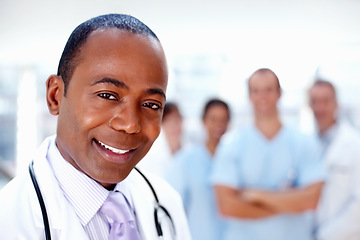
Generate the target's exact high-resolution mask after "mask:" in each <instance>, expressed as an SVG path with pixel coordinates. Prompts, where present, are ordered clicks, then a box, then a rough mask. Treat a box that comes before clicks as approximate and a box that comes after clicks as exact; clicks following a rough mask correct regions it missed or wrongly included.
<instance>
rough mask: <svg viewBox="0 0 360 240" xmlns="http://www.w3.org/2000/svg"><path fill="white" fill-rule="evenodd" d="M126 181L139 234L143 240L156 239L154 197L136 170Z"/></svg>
mask: <svg viewBox="0 0 360 240" xmlns="http://www.w3.org/2000/svg"><path fill="white" fill-rule="evenodd" d="M128 179H129V181H128V183H129V189H130V192H131V197H132V200H133V203H134V208H135V212H136V218H137V222H138V227H139V230H140V234H141V236H142V238H143V239H144V240H154V239H157V237H158V236H157V233H156V229H155V222H154V206H155V198H154V195H153V194H152V192H151V190H150V188H149V186H148V185H147V183H146V182H145V180H144V179H143V178H142V177H141V176H140V174H139V173H137V172H136V170H133V171H132V172H131V173H130V175H129V176H128Z"/></svg>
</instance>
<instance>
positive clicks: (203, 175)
mask: <svg viewBox="0 0 360 240" xmlns="http://www.w3.org/2000/svg"><path fill="white" fill-rule="evenodd" d="M212 168H213V157H212V156H211V154H210V152H209V151H208V149H207V148H206V147H205V145H204V144H197V145H194V146H191V147H188V148H185V149H183V150H180V152H179V153H178V154H176V156H175V159H174V161H173V163H172V165H171V166H170V169H169V171H168V174H167V177H166V180H167V181H168V182H169V183H170V184H171V185H172V186H173V187H174V188H175V189H176V190H177V191H178V192H179V193H180V195H181V197H182V199H183V202H184V207H185V211H186V214H187V217H188V222H189V226H190V231H191V235H192V239H194V240H201V239H206V240H222V238H221V230H222V228H223V224H224V223H223V221H222V220H221V219H220V217H219V215H218V212H217V207H216V204H215V194H214V191H213V188H212V185H211V183H210V174H211V172H212Z"/></svg>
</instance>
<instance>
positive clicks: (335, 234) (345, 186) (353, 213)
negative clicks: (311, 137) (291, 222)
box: [308, 80, 360, 240]
mask: <svg viewBox="0 0 360 240" xmlns="http://www.w3.org/2000/svg"><path fill="white" fill-rule="evenodd" d="M308 94H309V105H310V107H311V109H312V111H313V114H314V118H315V120H316V126H317V136H318V138H319V141H320V142H321V145H322V148H323V149H322V150H323V161H324V165H325V169H326V171H327V181H326V182H325V185H324V189H323V192H322V195H321V198H320V202H319V206H318V219H317V220H318V224H319V226H318V228H317V239H318V240H358V239H360V225H359V222H360V187H359V186H360V135H359V133H358V130H357V129H355V128H353V127H352V126H351V125H350V124H349V123H348V122H346V121H345V120H340V119H339V117H338V114H337V112H338V101H337V94H336V89H335V87H334V85H333V84H332V83H331V82H329V81H326V80H317V81H315V82H314V84H313V85H312V86H311V88H310V89H309V92H308Z"/></svg>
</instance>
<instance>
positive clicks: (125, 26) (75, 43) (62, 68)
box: [57, 14, 159, 95]
mask: <svg viewBox="0 0 360 240" xmlns="http://www.w3.org/2000/svg"><path fill="white" fill-rule="evenodd" d="M109 28H117V29H121V30H125V31H129V32H132V33H134V34H142V35H145V36H151V37H153V38H154V39H156V40H157V41H159V39H158V37H157V36H156V35H155V33H154V32H153V31H152V30H151V29H150V28H149V27H148V26H146V25H145V24H144V23H143V22H141V21H140V20H139V19H137V18H135V17H133V16H130V15H126V14H106V15H101V16H97V17H94V18H91V19H89V20H87V21H85V22H83V23H81V24H80V25H79V26H78V27H76V28H75V30H74V31H73V32H72V33H71V35H70V37H69V39H68V41H67V43H66V45H65V48H64V50H63V53H62V55H61V58H60V62H59V66H58V72H57V75H58V76H60V77H61V78H62V80H63V81H64V95H66V90H67V87H68V85H69V81H70V79H71V77H72V75H73V73H74V70H75V68H76V66H77V64H78V61H77V57H78V56H79V53H80V52H81V48H82V46H83V45H84V44H85V42H86V40H87V39H88V37H89V35H90V34H91V33H92V32H94V31H95V30H99V29H109Z"/></svg>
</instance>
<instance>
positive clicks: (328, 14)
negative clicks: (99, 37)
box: [0, 0, 360, 161]
mask: <svg viewBox="0 0 360 240" xmlns="http://www.w3.org/2000/svg"><path fill="white" fill-rule="evenodd" d="M84 5H86V9H84ZM55 9H56V11H57V12H61V13H62V14H54V10H55ZM113 12H119V13H127V14H131V15H133V16H136V17H138V18H139V19H140V20H142V21H144V22H145V23H146V24H147V25H149V27H150V28H152V29H153V30H154V32H155V33H156V34H157V35H158V37H159V38H160V40H161V42H162V44H163V46H164V49H165V52H166V55H167V59H168V63H169V64H168V65H169V72H170V76H169V77H170V78H169V85H168V91H167V94H168V96H167V97H168V99H169V100H175V101H178V102H179V105H180V108H181V109H182V110H183V111H184V115H185V117H186V118H187V119H186V122H188V123H189V124H188V125H189V126H190V131H193V132H196V131H197V129H200V127H201V121H199V116H200V112H201V110H202V107H203V106H202V104H203V103H204V101H205V100H206V98H207V97H214V96H220V97H221V98H223V99H224V100H226V101H228V103H229V104H230V106H231V107H232V112H233V113H234V118H233V119H234V120H235V121H237V124H239V125H241V124H243V123H245V122H247V121H249V116H251V112H250V111H251V109H250V105H249V102H248V99H247V87H246V79H247V78H248V77H249V75H250V74H251V73H252V72H253V71H255V70H256V69H257V68H260V67H268V68H271V69H272V70H274V72H275V73H276V74H277V75H278V77H279V79H280V82H281V85H282V88H283V96H282V99H281V103H280V106H281V108H282V109H283V113H284V115H290V116H291V119H290V122H292V123H295V124H299V126H300V127H301V128H302V129H305V130H306V131H309V130H311V129H312V127H313V126H312V124H313V121H312V118H311V113H310V112H309V110H308V108H307V105H306V90H307V87H308V86H309V84H310V83H311V81H312V80H313V78H314V77H315V75H316V74H320V75H322V76H325V77H326V78H329V80H333V81H334V82H335V85H336V86H338V88H339V89H338V90H339V97H340V99H339V100H340V102H341V103H343V104H344V108H346V109H347V112H348V113H349V116H350V117H352V119H353V122H354V123H355V125H357V126H358V127H359V128H360V104H359V99H358V97H357V96H358V94H357V89H360V67H359V66H360V28H359V22H360V14H359V12H360V1H356V0H342V1H338V0H317V1H313V0H303V1H283V0H272V1H267V0H238V1H235V0H223V1H212V0H210V1H209V0H196V1H190V0H184V1H178V2H173V1H167V0H154V1H151V2H150V1H145V0H132V1H119V0H107V1H106V3H104V2H100V1H96V0H77V1H71V0H62V1H59V0H54V1H46V0H38V1H26V0H13V1H0V22H2V23H3V24H0V36H1V38H0V64H1V65H5V66H7V65H9V64H10V65H11V66H15V67H16V68H18V69H23V66H34V69H46V70H45V71H43V70H41V72H38V71H34V69H27V70H25V71H24V73H23V76H22V77H21V79H14V81H21V83H20V88H21V89H20V91H19V99H18V103H19V109H18V113H19V120H18V131H19V132H18V134H17V139H18V141H19V142H18V146H17V149H18V153H17V159H19V161H21V160H26V159H28V157H29V155H28V154H29V152H28V151H32V149H33V148H34V145H37V144H38V143H39V142H38V141H37V140H38V139H37V136H41V137H42V134H43V133H44V132H47V131H44V130H43V129H41V130H40V131H42V132H37V131H36V129H37V127H38V126H41V127H42V128H44V126H45V125H46V124H42V123H41V121H48V120H44V119H47V118H46V117H43V118H41V117H39V119H36V116H37V114H36V111H37V108H38V109H40V107H39V106H37V104H36V99H35V98H36V96H35V94H36V89H35V88H36V87H35V86H36V83H35V79H42V78H40V76H44V75H46V76H48V75H50V74H53V73H55V72H56V68H57V63H58V61H59V58H60V55H61V51H62V49H63V47H64V45H65V43H66V40H67V38H68V36H69V35H70V33H71V31H72V30H73V29H74V27H76V26H77V25H78V24H79V23H81V22H82V21H84V20H86V19H88V18H90V17H93V16H96V15H100V14H105V13H113ZM45 65H46V68H44V66H45ZM35 73H36V74H38V75H36V76H35V75H34V74H35ZM25 79H27V80H25ZM45 80H46V79H45V78H44V79H43V81H44V82H45ZM39 91H40V90H39ZM38 97H39V93H38ZM40 97H41V98H44V97H43V96H40ZM0 105H1V104H0ZM44 105H46V104H44ZM44 109H46V108H44ZM0 110H1V109H0ZM39 111H42V112H44V110H39ZM46 111H47V110H46ZM37 120H38V121H37ZM36 121H37V122H36ZM39 122H40V123H39ZM36 124H37V125H36ZM0 130H1V129H0ZM37 133H38V135H37ZM195 134H196V133H195ZM26 149H27V150H26ZM0 156H1V155H0Z"/></svg>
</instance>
